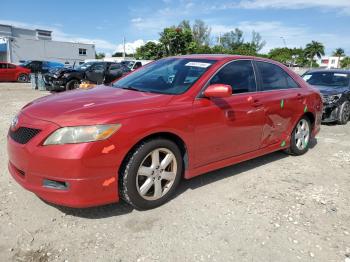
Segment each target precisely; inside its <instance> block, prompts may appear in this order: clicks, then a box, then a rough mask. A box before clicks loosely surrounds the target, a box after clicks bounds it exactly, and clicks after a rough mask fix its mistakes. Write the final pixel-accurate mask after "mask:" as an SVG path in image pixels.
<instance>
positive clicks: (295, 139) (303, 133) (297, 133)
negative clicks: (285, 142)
mask: <svg viewBox="0 0 350 262" xmlns="http://www.w3.org/2000/svg"><path fill="white" fill-rule="evenodd" d="M310 138H311V123H310V120H309V118H308V117H306V116H304V117H302V118H301V119H300V120H299V121H298V123H297V125H296V126H295V127H294V129H293V133H292V135H291V140H290V147H289V148H288V149H287V150H286V151H287V153H289V154H291V155H296V156H299V155H303V154H305V153H306V152H307V151H308V150H309V144H310V143H309V142H310Z"/></svg>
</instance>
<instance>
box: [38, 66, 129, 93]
mask: <svg viewBox="0 0 350 262" xmlns="http://www.w3.org/2000/svg"><path fill="white" fill-rule="evenodd" d="M129 72H130V69H129V68H128V67H126V66H125V65H122V64H120V63H115V62H104V61H99V62H87V63H84V64H82V65H80V66H78V67H76V68H61V69H56V70H52V71H50V72H49V73H47V74H45V75H44V81H45V84H46V85H47V89H48V90H50V91H60V90H71V89H74V88H77V87H78V86H79V84H80V82H81V81H82V80H86V81H88V82H91V83H94V84H109V83H111V82H113V81H114V80H116V79H118V78H120V77H121V76H123V75H125V74H127V73H129Z"/></svg>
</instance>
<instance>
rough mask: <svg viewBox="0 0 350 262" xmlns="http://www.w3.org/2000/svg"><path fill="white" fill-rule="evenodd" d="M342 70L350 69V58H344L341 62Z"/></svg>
mask: <svg viewBox="0 0 350 262" xmlns="http://www.w3.org/2000/svg"><path fill="white" fill-rule="evenodd" d="M340 66H341V68H350V56H346V57H344V59H343V60H341V61H340Z"/></svg>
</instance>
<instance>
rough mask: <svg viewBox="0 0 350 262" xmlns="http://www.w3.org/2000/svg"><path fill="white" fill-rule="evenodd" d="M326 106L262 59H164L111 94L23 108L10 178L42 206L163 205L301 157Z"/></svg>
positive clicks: (11, 145)
mask: <svg viewBox="0 0 350 262" xmlns="http://www.w3.org/2000/svg"><path fill="white" fill-rule="evenodd" d="M321 116H322V100H321V97H320V94H319V92H318V91H316V90H315V89H313V88H311V87H309V86H308V84H307V83H306V82H304V81H303V80H302V79H301V78H300V77H299V76H298V75H296V74H295V73H293V72H292V71H290V70H288V68H286V67H285V66H283V65H281V64H279V63H277V62H274V61H270V60H267V59H262V58H255V57H245V56H228V55H188V56H179V57H171V58H165V59H161V60H159V61H156V62H153V63H151V64H148V65H146V66H145V67H143V68H141V69H139V70H137V71H135V72H133V73H131V74H129V75H127V76H125V77H123V78H122V79H120V80H118V81H117V82H115V83H114V84H113V85H112V86H108V87H107V86H98V87H96V88H93V89H89V90H74V91H70V92H65V93H61V94H54V95H49V96H46V97H43V98H39V99H37V100H35V101H33V102H31V103H29V104H27V105H26V106H24V107H23V108H22V109H21V111H20V112H19V113H18V115H17V116H16V117H15V118H14V119H13V121H12V124H11V127H10V129H9V133H8V156H9V170H10V173H11V174H12V176H13V178H14V179H15V180H16V181H17V182H18V183H19V184H21V185H22V186H23V187H24V188H26V189H28V190H30V191H32V192H34V193H35V194H37V195H38V196H39V197H41V198H42V199H44V200H46V201H48V202H52V203H55V204H59V205H64V206H70V207H88V206H96V205H103V204H107V203H114V202H118V201H119V200H120V199H124V200H125V201H126V202H128V203H129V204H131V205H132V206H134V207H135V208H137V209H150V208H154V207H157V206H159V205H161V204H163V203H165V202H166V201H167V200H169V198H171V196H172V195H173V194H174V192H175V190H176V187H177V186H178V184H179V182H180V181H181V179H182V177H184V178H185V179H189V178H192V177H194V176H198V175H200V174H203V173H206V172H209V171H212V170H215V169H218V168H222V167H225V166H228V165H232V164H236V163H238V162H242V161H245V160H248V159H251V158H255V157H258V156H261V155H264V154H268V153H271V152H273V151H277V150H285V151H287V152H289V153H291V154H293V155H302V154H304V153H305V152H306V151H307V150H308V148H309V141H310V138H311V137H313V136H315V135H316V134H317V133H318V131H319V129H320V122H321Z"/></svg>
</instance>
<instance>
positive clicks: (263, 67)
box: [256, 62, 299, 91]
mask: <svg viewBox="0 0 350 262" xmlns="http://www.w3.org/2000/svg"><path fill="white" fill-rule="evenodd" d="M256 64H257V66H258V70H259V73H260V76H261V82H262V89H263V90H264V91H267V90H279V89H289V88H298V87H299V86H298V84H297V83H296V82H295V81H294V80H293V79H292V78H291V77H290V76H289V75H288V74H287V73H286V72H285V71H284V70H283V69H282V68H280V67H279V66H277V65H274V64H270V63H265V62H256Z"/></svg>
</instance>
